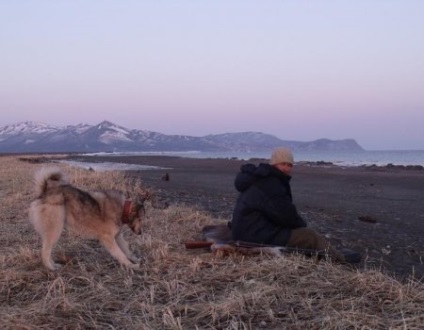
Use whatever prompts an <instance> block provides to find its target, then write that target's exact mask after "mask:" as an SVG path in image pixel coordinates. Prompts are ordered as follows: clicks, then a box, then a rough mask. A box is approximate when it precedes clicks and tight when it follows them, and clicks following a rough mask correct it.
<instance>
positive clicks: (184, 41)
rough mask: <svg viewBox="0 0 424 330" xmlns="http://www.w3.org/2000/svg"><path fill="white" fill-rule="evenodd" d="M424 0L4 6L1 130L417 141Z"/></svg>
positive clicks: (422, 99)
mask: <svg viewBox="0 0 424 330" xmlns="http://www.w3.org/2000/svg"><path fill="white" fill-rule="evenodd" d="M423 17H424V2H421V1H413V0H411V1H400V0H399V1H393V0H392V1H390V0H387V1H361V0H360V1H349V2H348V1H343V2H340V1H329V0H328V1H302V0H291V1H290V0H287V1H248V0H246V1H241V0H240V1H232V0H228V1H135V0H134V1H126V0H123V1H111V0H110V1H104V0H102V1H100V0H97V1H96V0H92V1H78V0H77V1H72V2H71V1H35V0H27V1H7V2H6V1H3V2H1V3H0V49H1V52H0V72H1V73H0V110H1V113H2V116H1V118H0V127H2V126H5V125H7V124H13V123H17V122H21V121H27V120H33V121H39V122H44V123H47V124H51V125H59V126H63V125H68V124H72V125H75V124H78V123H89V124H97V123H99V122H100V121H102V120H109V121H112V122H114V123H116V124H118V125H122V126H125V127H128V128H136V129H145V130H150V131H157V132H161V133H165V134H186V135H195V136H202V135H207V134H215V133H225V132H241V131H260V132H264V133H269V134H273V135H276V136H278V137H279V138H281V139H287V140H299V141H310V140H315V139H318V138H330V139H344V138H354V139H356V140H357V142H358V143H359V144H360V145H361V146H363V147H364V148H366V149H368V150H376V149H424V133H423V129H422V125H423V123H424V93H423V92H422V90H423V86H424V43H423V42H422V40H424V20H423V19H422V18H423Z"/></svg>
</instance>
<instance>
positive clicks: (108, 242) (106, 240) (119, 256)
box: [99, 235, 136, 267]
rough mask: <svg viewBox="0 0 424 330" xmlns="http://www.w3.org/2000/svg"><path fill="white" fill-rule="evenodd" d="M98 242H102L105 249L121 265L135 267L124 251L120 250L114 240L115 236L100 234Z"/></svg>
mask: <svg viewBox="0 0 424 330" xmlns="http://www.w3.org/2000/svg"><path fill="white" fill-rule="evenodd" d="M99 240H100V242H101V243H102V244H103V246H104V247H105V249H106V250H107V251H108V252H109V253H110V255H111V256H112V257H114V258H115V259H116V260H118V262H119V263H120V264H121V265H124V266H126V267H135V266H136V265H135V264H133V263H132V262H131V261H130V260H129V259H128V257H127V256H126V255H125V253H124V252H123V251H122V250H121V248H120V247H119V245H118V243H117V242H116V240H115V237H113V236H109V235H108V236H102V237H100V238H99Z"/></svg>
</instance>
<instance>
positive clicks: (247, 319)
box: [0, 157, 424, 329]
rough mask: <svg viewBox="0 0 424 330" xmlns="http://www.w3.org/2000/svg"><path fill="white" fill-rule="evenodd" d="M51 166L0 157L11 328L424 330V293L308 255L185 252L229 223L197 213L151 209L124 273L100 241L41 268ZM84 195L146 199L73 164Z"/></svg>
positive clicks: (0, 301)
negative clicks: (204, 233) (34, 224)
mask: <svg viewBox="0 0 424 330" xmlns="http://www.w3.org/2000/svg"><path fill="white" fill-rule="evenodd" d="M40 166H42V165H40V164H31V163H28V162H22V161H19V158H18V157H0V198H1V201H2V202H1V213H0V253H1V256H0V290H1V292H0V328H1V329H422V328H423V324H424V286H423V284H422V283H418V282H415V281H413V280H410V281H409V282H406V283H400V282H398V281H396V280H395V279H393V278H391V277H389V276H386V275H384V274H382V273H380V272H378V271H373V270H367V271H356V270H352V269H349V268H347V267H345V266H340V265H333V264H331V263H327V262H324V261H320V262H316V261H314V260H312V259H306V258H304V257H302V256H296V255H284V256H282V257H269V256H249V257H244V256H241V255H230V256H227V257H222V256H220V255H213V254H211V253H209V252H207V251H204V250H197V251H187V250H185V249H184V246H183V245H182V244H181V242H182V241H183V240H184V239H191V238H197V237H199V231H200V229H201V228H202V226H204V225H206V224H211V223H216V222H219V221H220V220H219V219H213V218H211V217H209V216H208V215H206V214H203V213H201V212H198V211H197V210H194V209H190V208H183V207H178V206H171V207H169V208H168V209H165V210H159V209H154V208H152V207H149V205H148V207H147V218H146V219H145V222H144V233H143V235H142V236H141V237H135V236H134V235H132V233H130V232H129V231H126V232H125V234H126V236H127V238H128V240H129V241H130V243H131V247H132V249H133V250H134V251H136V253H137V254H139V255H140V256H141V257H142V259H143V260H142V263H141V265H140V267H139V269H136V270H134V271H128V270H126V269H123V268H121V267H120V266H119V265H118V264H117V263H116V262H115V261H114V260H113V259H112V258H111V257H110V256H109V255H108V253H107V252H106V251H105V250H104V249H103V248H102V247H101V246H100V244H98V243H97V242H95V241H89V240H83V239H80V238H76V237H75V236H73V235H71V234H69V233H65V234H64V235H63V237H62V238H61V240H60V241H59V244H58V245H57V247H56V249H55V252H54V258H56V259H58V260H60V261H61V262H62V263H64V264H65V265H64V267H63V268H62V269H61V270H59V271H56V272H52V271H48V270H46V269H45V268H44V267H43V266H42V265H41V262H40V258H39V248H40V241H39V238H38V236H37V234H36V233H35V232H34V231H33V230H32V228H31V226H30V224H29V223H28V222H27V213H26V212H27V206H28V204H29V203H30V201H31V199H32V198H33V187H32V176H33V173H34V171H35V170H36V169H37V168H39V167H40ZM59 166H61V167H63V169H64V171H65V172H66V173H67V174H68V176H69V178H70V181H71V182H72V183H73V184H76V185H78V186H79V187H82V188H84V189H93V188H95V189H97V188H113V189H120V190H124V191H128V192H130V193H132V194H138V193H146V192H145V190H144V189H143V186H142V184H140V183H138V182H130V181H128V180H127V179H126V178H125V177H124V176H123V175H122V174H121V173H119V172H103V173H96V172H90V171H86V170H82V169H77V168H71V167H67V166H65V165H59Z"/></svg>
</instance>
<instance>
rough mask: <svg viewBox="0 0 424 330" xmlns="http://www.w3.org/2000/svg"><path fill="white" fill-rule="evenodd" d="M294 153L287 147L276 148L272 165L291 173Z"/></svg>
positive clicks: (272, 156)
mask: <svg viewBox="0 0 424 330" xmlns="http://www.w3.org/2000/svg"><path fill="white" fill-rule="evenodd" d="M293 162H294V161H293V154H292V152H291V151H290V150H289V149H287V148H276V149H274V150H273V151H272V154H271V159H270V161H269V163H270V165H272V166H274V167H275V168H277V169H278V170H280V171H281V172H283V173H285V174H287V175H290V173H291V170H292V168H293Z"/></svg>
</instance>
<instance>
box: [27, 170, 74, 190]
mask: <svg viewBox="0 0 424 330" xmlns="http://www.w3.org/2000/svg"><path fill="white" fill-rule="evenodd" d="M34 179H35V193H36V195H37V197H40V196H41V195H42V194H44V193H45V192H46V191H47V190H48V189H50V188H54V187H59V186H63V185H65V184H68V182H67V180H66V177H65V174H63V172H62V171H61V170H60V169H59V168H57V167H43V168H41V169H40V170H38V171H37V172H36V173H35V177H34Z"/></svg>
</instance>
